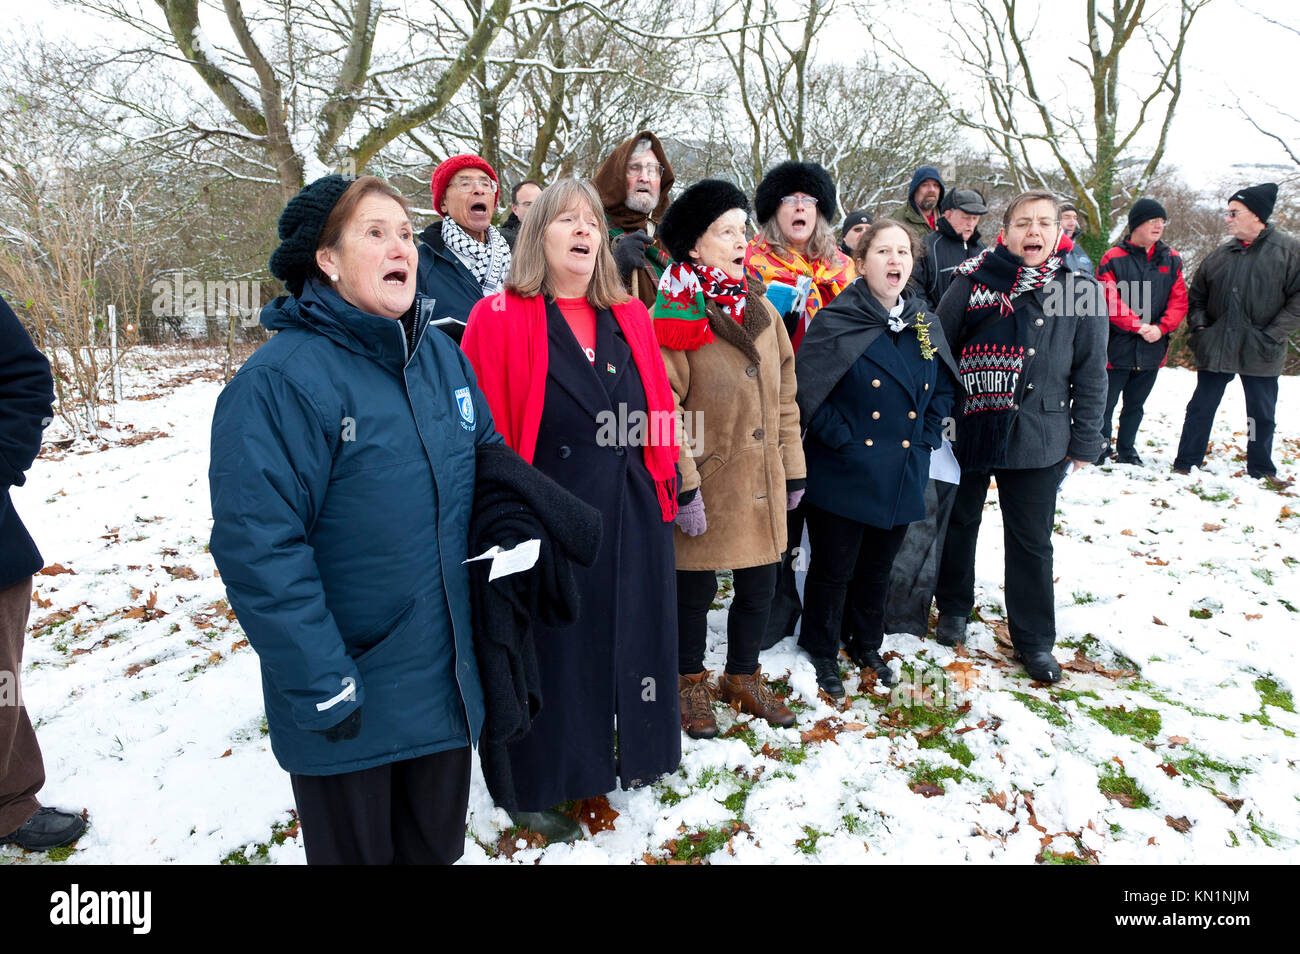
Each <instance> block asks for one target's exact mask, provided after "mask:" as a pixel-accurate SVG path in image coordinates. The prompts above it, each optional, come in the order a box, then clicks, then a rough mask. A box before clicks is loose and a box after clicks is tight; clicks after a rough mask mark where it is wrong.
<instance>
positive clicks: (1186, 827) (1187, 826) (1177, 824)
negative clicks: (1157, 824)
mask: <svg viewBox="0 0 1300 954" xmlns="http://www.w3.org/2000/svg"><path fill="white" fill-rule="evenodd" d="M1165 824H1167V825H1168V826H1169V827H1170V828H1172V829H1173V830H1174V831H1180V832H1183V833H1184V834H1186V833H1187V832H1189V831H1191V830H1192V823H1191V822H1190V821H1188V819H1187V816H1186V815H1180V816H1179V817H1177V818H1175V817H1174V816H1173V815H1166V816H1165Z"/></svg>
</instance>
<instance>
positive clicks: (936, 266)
mask: <svg viewBox="0 0 1300 954" xmlns="http://www.w3.org/2000/svg"><path fill="white" fill-rule="evenodd" d="M988 210H989V207H988V206H987V205H985V204H984V197H983V196H982V195H980V194H979V193H978V192H976V191H975V190H974V189H955V190H953V191H952V192H950V193H949V194H948V195H947V196H946V197H945V198H944V200H943V212H942V214H941V215H940V217H939V224H938V226H937V227H936V228H935V230H934V231H933V232H930V233H929V234H927V235H926V236H925V238H923V239H922V240H921V244H922V245H923V246H924V247H925V256H924V257H923V258H922V259H921V261H919V262H918V263H917V275H916V277H917V279H918V281H917V284H918V285H919V286H920V291H921V293H922V294H924V295H925V297H926V298H927V299H929V301H930V304H931V305H937V304H938V303H939V299H941V298H942V297H943V293H944V292H946V291H947V290H948V285H949V284H950V283H951V282H952V270H953V269H954V268H956V267H957V266H958V265H960V264H961V263H962V262H964V261H966V259H968V258H971V257H972V256H975V255H978V254H979V253H980V252H982V251H984V243H983V242H981V241H980V233H979V224H980V216H981V215H985V214H987V213H988Z"/></svg>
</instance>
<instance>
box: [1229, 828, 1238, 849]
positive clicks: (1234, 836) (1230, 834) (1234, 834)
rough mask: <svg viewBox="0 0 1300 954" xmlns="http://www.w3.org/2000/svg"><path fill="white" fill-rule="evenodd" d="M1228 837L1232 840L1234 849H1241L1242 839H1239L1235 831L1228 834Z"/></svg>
mask: <svg viewBox="0 0 1300 954" xmlns="http://www.w3.org/2000/svg"><path fill="white" fill-rule="evenodd" d="M1228 837H1229V838H1231V839H1232V847H1233V848H1240V847H1241V839H1240V838H1238V837H1237V833H1236V832H1235V831H1230V832H1228Z"/></svg>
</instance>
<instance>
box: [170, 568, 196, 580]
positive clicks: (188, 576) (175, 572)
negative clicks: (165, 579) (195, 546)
mask: <svg viewBox="0 0 1300 954" xmlns="http://www.w3.org/2000/svg"><path fill="white" fill-rule="evenodd" d="M163 569H164V570H166V571H167V572H168V573H169V574H170V575H171V578H172V579H173V580H197V579H198V578H199V575H198V574H197V573H195V572H194V571H193V570H192V569H190V568H189V567H188V566H164V567H163Z"/></svg>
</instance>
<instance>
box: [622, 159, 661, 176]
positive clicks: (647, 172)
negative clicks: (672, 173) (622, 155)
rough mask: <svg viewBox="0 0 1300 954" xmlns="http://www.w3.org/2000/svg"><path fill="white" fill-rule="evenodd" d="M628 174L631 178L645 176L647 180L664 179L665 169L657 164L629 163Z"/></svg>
mask: <svg viewBox="0 0 1300 954" xmlns="http://www.w3.org/2000/svg"><path fill="white" fill-rule="evenodd" d="M627 174H628V175H630V176H645V177H646V178H647V179H662V178H663V174H664V167H663V166H661V165H659V163H657V162H629V163H628V164H627Z"/></svg>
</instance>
